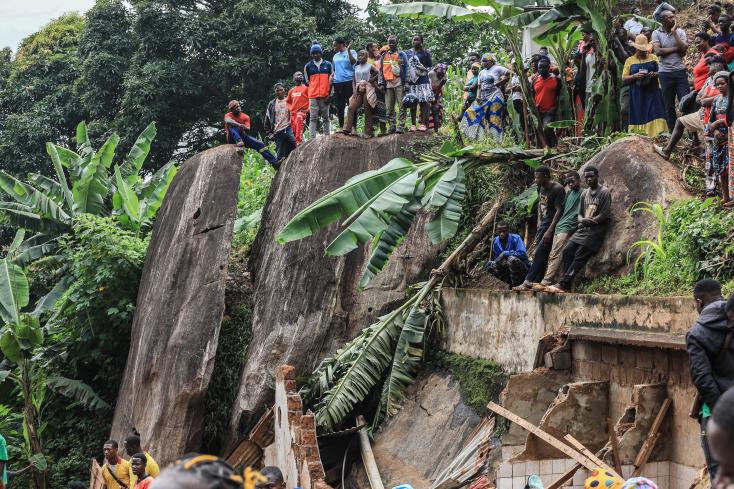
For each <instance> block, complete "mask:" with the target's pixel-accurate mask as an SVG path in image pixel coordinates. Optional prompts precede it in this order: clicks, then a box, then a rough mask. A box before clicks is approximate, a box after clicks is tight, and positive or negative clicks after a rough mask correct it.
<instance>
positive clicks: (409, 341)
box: [372, 306, 428, 430]
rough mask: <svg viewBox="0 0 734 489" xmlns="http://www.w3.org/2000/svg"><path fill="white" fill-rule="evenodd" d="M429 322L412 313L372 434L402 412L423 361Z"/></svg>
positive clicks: (415, 309)
mask: <svg viewBox="0 0 734 489" xmlns="http://www.w3.org/2000/svg"><path fill="white" fill-rule="evenodd" d="M427 319H428V318H427V316H426V313H425V311H423V310H422V309H419V308H418V307H417V306H416V307H413V308H412V309H411V310H410V313H409V314H408V317H407V319H406V320H405V324H404V325H403V329H402V331H401V332H400V337H399V338H398V344H397V347H396V349H395V356H394V357H393V361H392V363H391V364H390V369H389V370H388V374H387V378H386V379H385V383H384V384H383V386H382V393H381V395H380V402H379V405H378V408H377V412H376V413H375V417H374V418H373V419H372V429H373V430H374V429H376V428H377V427H378V426H379V425H380V424H381V423H382V421H383V420H384V419H385V418H388V417H390V416H393V415H394V414H396V413H397V412H398V411H399V410H400V404H401V403H402V402H403V401H404V400H405V397H406V394H407V390H408V387H409V386H410V385H411V384H412V383H413V379H415V376H416V374H417V372H418V369H419V368H420V366H421V362H422V361H423V348H422V343H423V337H424V334H425V331H426V324H427Z"/></svg>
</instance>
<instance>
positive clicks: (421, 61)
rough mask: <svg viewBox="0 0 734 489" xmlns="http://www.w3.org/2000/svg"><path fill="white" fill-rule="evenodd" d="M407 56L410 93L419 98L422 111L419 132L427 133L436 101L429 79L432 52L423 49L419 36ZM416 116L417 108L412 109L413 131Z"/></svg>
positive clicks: (414, 38) (416, 36) (421, 39)
mask: <svg viewBox="0 0 734 489" xmlns="http://www.w3.org/2000/svg"><path fill="white" fill-rule="evenodd" d="M405 54H407V55H408V82H409V84H410V86H409V87H408V91H409V92H410V93H412V94H413V95H415V96H416V97H418V105H419V106H420V110H421V112H420V125H419V126H418V130H419V131H426V130H427V129H428V116H429V115H430V113H431V102H433V101H434V100H435V97H434V95H433V88H431V80H430V78H429V77H428V72H429V71H430V69H431V68H432V67H433V59H432V58H431V52H430V51H426V49H425V48H424V47H423V36H421V35H418V34H416V35H415V36H413V49H409V50H408V51H407V52H406V53H405ZM415 116H416V108H415V107H411V109H410V118H411V120H412V126H410V130H411V131H415V130H416V125H415Z"/></svg>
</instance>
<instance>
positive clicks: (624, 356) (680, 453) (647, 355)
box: [571, 340, 704, 467]
mask: <svg viewBox="0 0 734 489" xmlns="http://www.w3.org/2000/svg"><path fill="white" fill-rule="evenodd" d="M571 355H572V357H573V364H574V367H573V375H574V378H575V379H577V380H593V381H608V382H609V399H610V404H609V415H610V417H611V418H612V419H614V420H618V419H620V418H621V417H622V415H623V414H624V412H625V409H626V408H627V407H628V405H629V404H630V402H631V400H632V399H633V393H634V391H635V386H640V385H643V384H656V383H663V384H665V386H666V390H667V394H668V397H669V398H670V400H671V401H672V405H671V407H670V410H669V412H668V415H667V418H668V419H667V420H666V423H669V429H666V430H665V431H664V432H665V433H667V434H668V435H667V436H669V439H668V440H665V439H664V438H661V440H660V441H662V443H663V444H664V445H665V446H667V447H668V449H669V452H667V453H661V452H659V451H656V452H653V457H652V459H651V460H664V459H669V460H671V461H672V462H676V463H679V464H682V465H686V466H689V467H697V466H700V465H701V464H703V463H704V460H703V452H702V451H701V450H700V448H699V445H698V436H699V435H698V434H699V426H698V423H697V422H696V421H695V420H693V419H691V418H689V417H688V411H689V409H690V406H691V402H692V401H693V398H694V396H695V387H694V386H693V384H692V383H691V378H690V374H689V370H688V355H687V354H686V352H685V350H673V349H662V348H646V347H638V346H630V345H613V344H601V343H598V342H591V341H579V340H575V341H573V344H572V346H571ZM656 414H657V413H656Z"/></svg>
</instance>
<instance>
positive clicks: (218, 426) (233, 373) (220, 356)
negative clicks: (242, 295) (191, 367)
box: [202, 304, 252, 453]
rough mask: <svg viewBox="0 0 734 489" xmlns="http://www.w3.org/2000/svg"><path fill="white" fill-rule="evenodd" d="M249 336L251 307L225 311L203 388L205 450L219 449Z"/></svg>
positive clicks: (248, 343)
mask: <svg viewBox="0 0 734 489" xmlns="http://www.w3.org/2000/svg"><path fill="white" fill-rule="evenodd" d="M251 337H252V308H251V306H250V305H249V304H242V305H240V306H239V307H237V308H236V309H235V310H234V311H232V313H231V315H225V317H224V319H223V320H222V327H221V329H220V331H219V343H218V345H217V354H216V357H215V360H214V371H213V372H212V378H211V382H210V383H209V389H208V390H207V392H206V401H205V406H206V407H205V409H204V412H205V413H206V414H205V415H204V435H203V442H202V450H203V452H204V453H219V452H220V450H221V448H222V444H223V442H224V439H225V436H226V435H227V430H228V428H229V426H228V423H229V420H230V417H231V414H232V413H231V411H232V407H233V406H234V402H235V400H236V398H237V391H238V389H239V385H240V374H241V373H242V365H244V362H245V356H246V355H247V347H248V346H249V345H250V338H251Z"/></svg>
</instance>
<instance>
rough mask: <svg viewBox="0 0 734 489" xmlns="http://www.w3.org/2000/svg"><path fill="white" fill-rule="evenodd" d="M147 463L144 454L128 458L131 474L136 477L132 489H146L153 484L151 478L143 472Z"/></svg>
mask: <svg viewBox="0 0 734 489" xmlns="http://www.w3.org/2000/svg"><path fill="white" fill-rule="evenodd" d="M147 463H148V458H147V457H146V456H145V454H144V453H136V454H135V455H133V456H132V457H130V466H131V469H132V472H133V474H135V475H136V476H137V480H136V482H135V486H134V487H133V489H148V488H149V487H150V485H151V484H152V483H153V477H151V476H150V475H148V474H147V473H146V472H145V465H146V464H147Z"/></svg>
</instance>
